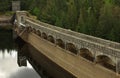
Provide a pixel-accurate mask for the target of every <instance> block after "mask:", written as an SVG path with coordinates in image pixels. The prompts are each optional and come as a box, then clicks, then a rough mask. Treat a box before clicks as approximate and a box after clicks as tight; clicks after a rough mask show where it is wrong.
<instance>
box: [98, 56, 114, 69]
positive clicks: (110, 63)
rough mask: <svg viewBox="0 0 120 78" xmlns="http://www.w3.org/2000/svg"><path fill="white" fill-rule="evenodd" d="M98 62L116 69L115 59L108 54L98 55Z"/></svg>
mask: <svg viewBox="0 0 120 78" xmlns="http://www.w3.org/2000/svg"><path fill="white" fill-rule="evenodd" d="M96 63H98V64H100V65H102V66H104V67H106V68H108V69H110V70H113V71H116V63H115V62H113V60H112V59H111V58H110V57H108V56H106V55H98V56H97V57H96Z"/></svg>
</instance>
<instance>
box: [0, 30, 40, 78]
mask: <svg viewBox="0 0 120 78" xmlns="http://www.w3.org/2000/svg"><path fill="white" fill-rule="evenodd" d="M17 45H18V44H16V43H15V42H14V40H13V35H12V30H4V29H3V28H0V78H40V76H39V75H38V74H37V73H36V71H35V70H34V69H33V68H32V66H31V65H30V64H29V62H28V61H27V67H24V66H22V67H19V66H18V64H17V58H18V57H17V56H18V47H17Z"/></svg>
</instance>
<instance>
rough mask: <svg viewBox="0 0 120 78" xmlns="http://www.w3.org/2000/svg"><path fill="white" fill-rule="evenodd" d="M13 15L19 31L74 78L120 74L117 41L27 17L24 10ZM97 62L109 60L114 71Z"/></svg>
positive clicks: (25, 38)
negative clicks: (74, 77)
mask: <svg viewBox="0 0 120 78" xmlns="http://www.w3.org/2000/svg"><path fill="white" fill-rule="evenodd" d="M16 16H17V18H16V20H17V22H16V24H17V27H16V29H17V33H18V35H19V36H20V37H21V38H22V39H23V40H25V41H26V42H28V43H30V44H31V45H33V46H34V47H35V48H36V49H38V50H39V51H40V52H41V53H42V54H43V55H45V56H46V57H48V58H49V59H50V60H52V61H53V62H55V63H56V64H58V65H59V66H61V67H62V68H63V69H65V70H67V71H68V72H70V73H71V74H73V75H74V76H76V77H77V78H120V77H119V75H116V73H119V72H120V43H116V42H112V41H108V40H104V39H100V38H96V37H93V36H88V35H85V34H81V33H77V32H73V31H71V30H66V29H62V28H59V27H55V26H51V25H49V24H45V23H42V22H39V21H37V20H34V19H31V18H29V17H27V16H26V12H25V11H19V12H17V14H16ZM31 32H32V33H31ZM33 33H35V34H33ZM40 37H41V38H40ZM48 41H49V42H48ZM50 42H52V43H50ZM40 44H41V45H40ZM58 46H60V47H61V48H60V47H58ZM81 54H83V56H84V55H86V54H87V56H85V57H84V58H87V59H88V60H89V58H88V57H90V58H92V61H91V62H90V61H88V60H86V59H84V58H82V57H81V56H82V55H81ZM96 63H99V64H101V63H103V65H104V64H106V63H108V65H110V66H108V65H107V66H108V67H110V68H111V66H112V69H113V70H114V71H116V73H115V72H113V71H111V70H108V69H105V68H104V67H101V66H99V64H96Z"/></svg>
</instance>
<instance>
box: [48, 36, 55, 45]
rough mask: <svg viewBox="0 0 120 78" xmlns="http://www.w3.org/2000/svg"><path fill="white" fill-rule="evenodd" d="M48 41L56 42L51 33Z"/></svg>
mask: <svg viewBox="0 0 120 78" xmlns="http://www.w3.org/2000/svg"><path fill="white" fill-rule="evenodd" d="M48 41H50V42H52V43H55V39H54V37H53V36H51V35H49V36H48Z"/></svg>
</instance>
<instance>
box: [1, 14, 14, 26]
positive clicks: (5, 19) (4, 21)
mask: <svg viewBox="0 0 120 78" xmlns="http://www.w3.org/2000/svg"><path fill="white" fill-rule="evenodd" d="M11 17H12V16H6V15H0V27H6V26H11V25H12V24H11Z"/></svg>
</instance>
